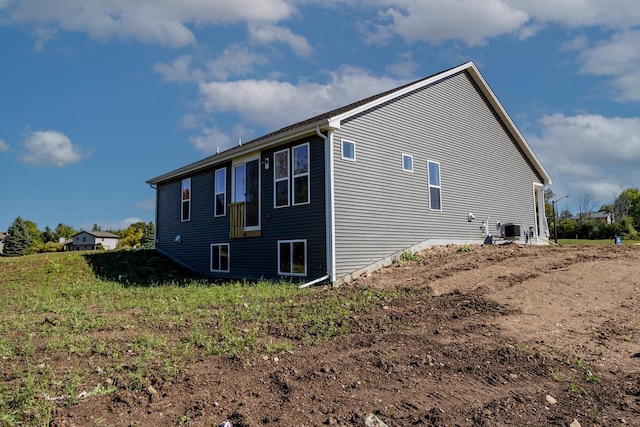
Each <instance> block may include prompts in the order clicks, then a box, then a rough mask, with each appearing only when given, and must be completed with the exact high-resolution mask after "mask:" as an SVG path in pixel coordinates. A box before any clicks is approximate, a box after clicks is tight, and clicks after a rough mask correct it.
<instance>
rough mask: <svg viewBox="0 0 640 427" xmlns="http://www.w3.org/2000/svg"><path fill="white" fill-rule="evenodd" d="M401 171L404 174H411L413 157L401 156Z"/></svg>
mask: <svg viewBox="0 0 640 427" xmlns="http://www.w3.org/2000/svg"><path fill="white" fill-rule="evenodd" d="M402 170H403V171H405V172H413V156H411V155H409V154H403V155H402Z"/></svg>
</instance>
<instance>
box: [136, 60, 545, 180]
mask: <svg viewBox="0 0 640 427" xmlns="http://www.w3.org/2000/svg"><path fill="white" fill-rule="evenodd" d="M462 71H467V72H468V73H469V75H470V76H471V78H472V80H473V81H474V82H475V83H476V84H477V86H478V88H479V90H480V91H481V92H482V93H483V94H484V95H485V97H486V98H487V100H488V102H489V104H491V106H492V107H493V109H494V110H495V111H496V112H497V114H498V117H499V118H500V119H501V121H502V122H503V123H504V124H505V126H506V128H507V129H508V131H509V133H510V134H511V135H512V136H513V138H514V139H515V140H516V143H517V144H518V146H519V147H521V148H522V150H523V153H524V155H525V157H526V158H527V159H528V160H529V161H530V162H531V164H532V166H533V168H534V169H535V170H536V171H537V172H538V174H539V175H540V177H541V178H542V181H543V183H544V185H551V183H552V180H551V177H550V176H549V174H548V173H547V171H546V170H545V169H544V167H543V166H542V164H541V163H540V161H539V160H538V158H537V157H536V155H535V154H534V153H533V151H532V150H531V147H529V144H527V142H526V141H525V139H524V137H523V136H522V134H521V133H520V131H519V130H518V129H517V128H516V126H515V124H514V123H513V121H512V120H511V118H510V117H509V115H508V114H507V112H506V111H505V109H504V108H503V107H502V105H501V104H500V102H499V101H498V98H497V97H496V96H495V94H494V93H493V91H492V90H491V88H490V87H489V85H488V84H487V82H486V81H485V80H484V78H483V77H482V75H481V74H480V72H479V71H478V69H477V68H476V66H475V64H474V63H473V62H467V63H465V64H462V65H459V66H457V67H455V68H452V69H450V70H447V71H444V72H441V73H438V74H436V75H434V76H432V77H429V78H427V79H423V80H421V81H418V82H416V83H414V84H412V85H409V86H407V87H405V88H402V89H399V90H394V91H392V92H391V93H390V94H388V95H386V96H383V97H379V98H376V99H375V100H373V101H371V102H368V103H365V104H362V105H360V106H358V107H355V108H353V109H351V110H348V111H345V112H344V113H342V114H338V115H336V116H333V117H327V118H323V119H320V120H318V121H315V122H313V123H309V124H306V125H302V126H295V125H294V126H293V127H292V129H291V130H289V131H284V132H281V133H274V134H273V135H271V136H270V137H268V138H264V139H261V140H260V141H256V142H255V143H251V142H249V143H248V144H245V145H243V146H240V147H236V148H234V149H230V150H227V151H225V152H223V153H220V154H219V155H215V156H211V157H208V158H206V159H203V160H200V161H198V162H195V163H192V164H190V165H187V166H184V167H182V168H179V169H176V170H174V171H171V172H168V173H165V174H163V175H160V176H158V177H155V178H152V179H150V180H148V181H147V183H149V184H158V183H160V182H165V181H168V180H171V179H174V178H178V177H180V176H184V175H187V174H190V173H193V172H195V171H198V170H200V169H203V168H207V167H209V166H211V165H214V164H218V163H221V162H223V161H227V160H229V159H233V158H234V156H236V155H242V154H243V153H248V152H256V151H259V150H262V149H266V148H268V147H271V146H274V145H277V144H283V143H286V142H290V141H295V140H297V139H300V138H304V137H306V136H309V135H311V134H313V133H314V132H315V131H316V129H318V128H320V129H321V130H335V129H340V126H341V123H342V120H344V119H347V118H350V117H353V116H355V115H356V114H360V113H362V112H364V111H366V110H368V109H371V108H374V107H376V106H378V105H381V104H383V103H385V102H389V101H391V100H394V99H397V98H399V97H401V96H404V95H406V94H407V93H409V92H412V91H414V90H417V89H421V88H423V87H425V86H428V85H431V84H434V83H437V82H439V81H441V80H444V79H446V78H448V77H450V76H452V75H454V74H457V73H460V72H462Z"/></svg>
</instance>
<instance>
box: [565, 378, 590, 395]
mask: <svg viewBox="0 0 640 427" xmlns="http://www.w3.org/2000/svg"><path fill="white" fill-rule="evenodd" d="M569 391H570V392H572V393H578V394H587V390H586V389H585V388H584V387H582V386H579V385H578V384H576V383H574V382H573V381H572V382H571V383H569Z"/></svg>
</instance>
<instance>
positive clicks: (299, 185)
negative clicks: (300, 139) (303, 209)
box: [292, 144, 309, 205]
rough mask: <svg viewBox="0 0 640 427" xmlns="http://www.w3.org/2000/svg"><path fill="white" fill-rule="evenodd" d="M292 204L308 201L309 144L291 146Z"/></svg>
mask: <svg viewBox="0 0 640 427" xmlns="http://www.w3.org/2000/svg"><path fill="white" fill-rule="evenodd" d="M292 151H293V165H292V166H293V204H294V205H302V204H305V203H309V144H302V145H298V146H297V147H293V149H292Z"/></svg>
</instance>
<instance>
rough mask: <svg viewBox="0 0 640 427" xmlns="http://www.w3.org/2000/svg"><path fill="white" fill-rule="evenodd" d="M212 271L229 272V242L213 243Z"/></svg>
mask: <svg viewBox="0 0 640 427" xmlns="http://www.w3.org/2000/svg"><path fill="white" fill-rule="evenodd" d="M211 271H213V272H218V273H228V272H229V244H228V243H219V244H214V245H211Z"/></svg>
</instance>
